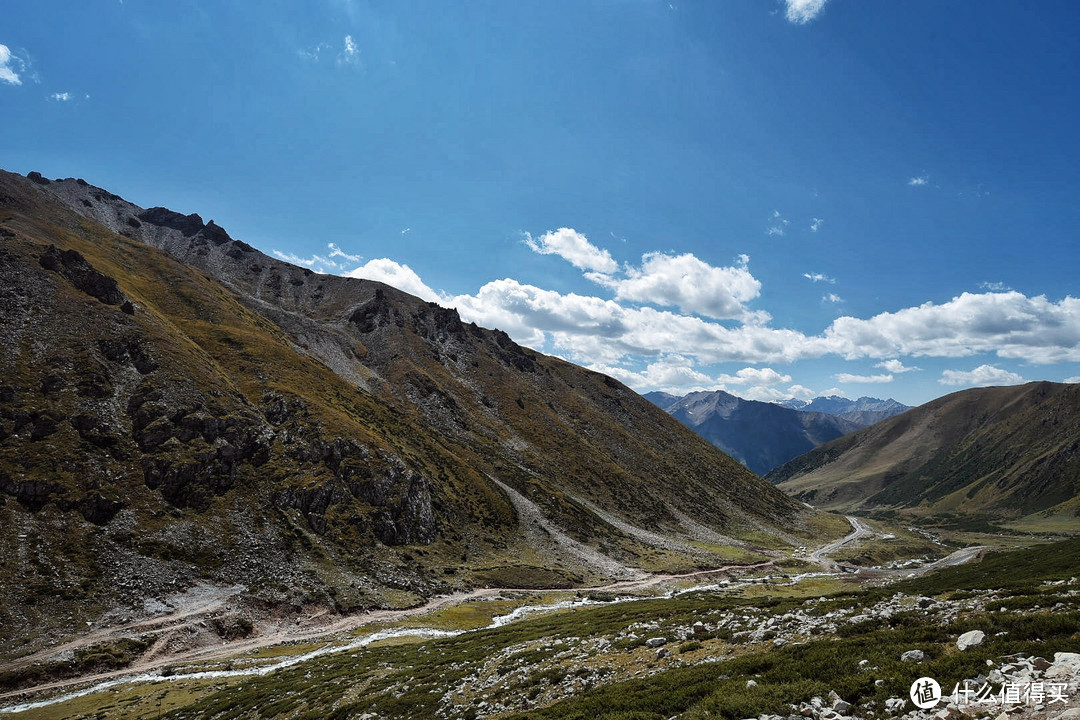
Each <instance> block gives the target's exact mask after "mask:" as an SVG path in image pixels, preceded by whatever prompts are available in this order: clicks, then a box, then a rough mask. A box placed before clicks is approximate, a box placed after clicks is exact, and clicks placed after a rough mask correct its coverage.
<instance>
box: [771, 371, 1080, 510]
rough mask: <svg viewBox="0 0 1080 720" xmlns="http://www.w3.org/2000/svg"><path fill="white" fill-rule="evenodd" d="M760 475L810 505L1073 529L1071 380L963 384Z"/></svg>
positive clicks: (1078, 411)
mask: <svg viewBox="0 0 1080 720" xmlns="http://www.w3.org/2000/svg"><path fill="white" fill-rule="evenodd" d="M767 479H768V480H770V481H771V482H774V483H776V484H777V486H778V487H780V488H781V489H782V490H784V491H785V492H788V493H790V494H792V495H794V496H795V497H797V498H799V499H802V500H805V501H807V502H811V503H813V504H815V505H816V506H818V507H823V508H829V509H835V510H853V509H868V508H893V509H907V510H908V511H909V512H913V513H919V514H941V513H954V514H961V515H982V516H987V517H992V518H996V519H1007V520H1018V519H1021V518H1026V523H1027V524H1029V525H1030V524H1032V523H1043V524H1046V523H1061V524H1063V526H1066V527H1067V526H1069V525H1071V527H1072V529H1076V528H1077V527H1080V525H1078V522H1080V521H1078V518H1077V515H1078V514H1080V385H1065V384H1059V383H1049V382H1036V383H1029V384H1026V385H1019V386H1012V387H990V388H977V389H972V390H962V391H960V392H956V393H952V394H950V395H946V396H945V397H942V398H938V399H937V400H934V401H932V402H929V403H926V404H925V405H921V406H919V407H917V408H914V409H912V410H909V411H907V412H906V413H903V414H902V415H898V416H896V417H893V418H890V419H888V420H884V421H882V422H880V423H878V424H876V425H873V426H872V427H868V428H865V429H863V430H860V431H858V432H856V433H853V434H851V435H848V436H846V437H843V438H839V439H837V440H834V441H832V442H830V443H827V444H825V445H823V446H821V447H819V448H816V449H815V450H813V451H811V452H809V453H807V454H805V455H802V456H800V457H798V458H795V459H794V460H792V461H790V462H788V463H786V464H785V465H783V466H781V467H778V468H776V469H775V470H773V471H772V472H771V473H769V475H768V478H767Z"/></svg>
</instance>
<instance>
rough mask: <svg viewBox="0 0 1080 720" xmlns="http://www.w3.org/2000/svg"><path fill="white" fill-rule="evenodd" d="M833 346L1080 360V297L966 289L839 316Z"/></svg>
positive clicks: (855, 354)
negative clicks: (937, 300)
mask: <svg viewBox="0 0 1080 720" xmlns="http://www.w3.org/2000/svg"><path fill="white" fill-rule="evenodd" d="M824 337H825V339H826V340H827V344H828V345H829V347H830V350H831V352H833V353H836V354H838V355H841V356H843V357H846V358H848V359H854V358H859V357H876V358H888V357H890V356H891V357H896V356H898V355H909V356H914V357H920V356H933V357H967V356H971V355H978V354H980V353H993V354H996V355H997V356H998V357H1002V358H1015V359H1022V360H1025V361H1027V362H1029V363H1034V364H1051V363H1057V362H1078V361H1080V299H1078V298H1073V297H1066V298H1065V299H1063V300H1061V301H1060V302H1056V303H1055V302H1051V301H1050V300H1048V299H1047V298H1046V296H1044V295H1039V296H1036V297H1030V298H1029V297H1026V296H1024V295H1023V294H1021V293H1018V292H1015V291H1014V292H1007V293H983V294H971V293H963V294H962V295H960V296H958V297H955V298H953V299H952V300H950V301H949V302H946V303H942V304H940V305H936V304H934V303H930V302H928V303H924V304H922V305H919V306H918V307H911V308H905V309H903V310H898V311H897V312H892V313H889V312H886V313H881V314H879V315H875V316H873V317H871V318H869V319H866V320H861V319H857V318H853V317H846V316H845V317H840V318H837V319H836V320H834V321H833V323H832V325H830V326H829V327H828V328H827V329H826V330H825V334H824Z"/></svg>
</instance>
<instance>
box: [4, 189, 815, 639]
mask: <svg viewBox="0 0 1080 720" xmlns="http://www.w3.org/2000/svg"><path fill="white" fill-rule="evenodd" d="M0 241H2V245H0V251H2V253H3V260H4V262H3V263H0V274H2V275H3V278H2V280H3V282H2V283H0V293H2V295H3V298H2V299H3V300H4V303H5V306H7V307H10V308H11V312H10V313H8V314H7V316H6V317H5V318H0V339H2V340H3V345H4V350H3V353H4V355H3V357H4V361H3V362H4V367H5V369H6V372H5V380H4V384H3V387H0V517H2V518H3V520H4V522H2V523H0V542H3V543H4V544H5V546H6V547H10V548H13V552H12V553H10V554H7V555H6V556H5V559H4V560H2V561H0V579H3V582H2V583H0V587H2V589H0V627H2V628H3V629H4V634H5V636H6V637H27V638H30V637H38V636H39V635H38V634H39V633H44V634H46V635H47V634H48V633H55V632H62V631H63V628H64V627H70V625H69V623H70V622H72V620H75V621H79V622H81V621H82V620H86V621H94V620H96V619H97V618H98V616H99V615H100V614H101V613H103V612H107V611H109V609H110V608H116V607H122V606H123V605H124V604H125V603H129V602H135V601H137V600H138V599H139V598H146V597H154V596H159V597H160V596H164V595H165V594H168V592H170V591H175V590H176V589H177V588H181V589H182V588H184V587H190V586H192V584H193V583H198V582H204V581H213V582H216V583H221V584H225V585H228V586H233V585H237V584H238V585H243V586H246V587H247V588H248V590H247V591H246V594H245V596H246V597H248V598H249V601H257V602H260V603H268V604H269V605H271V606H280V607H292V608H301V607H304V606H308V605H320V606H329V607H331V608H334V609H336V610H337V611H348V610H349V609H351V608H358V607H374V606H399V605H403V604H406V605H407V604H412V603H415V602H417V601H418V599H419V598H423V597H428V596H431V595H432V594H436V593H439V592H446V591H449V590H453V589H455V588H464V587H474V586H477V585H484V584H491V585H500V584H502V585H506V584H513V585H517V586H528V584H529V583H532V584H536V585H540V586H565V585H570V584H581V583H583V582H587V581H589V580H591V579H597V580H598V579H602V578H609V577H611V572H612V571H613V570H612V568H613V567H615V568H618V567H622V568H636V569H637V570H635V571H640V570H641V569H644V570H650V569H684V568H688V567H699V566H700V567H707V566H710V565H712V564H719V563H720V562H722V561H723V559H724V555H723V554H721V555H716V554H715V553H714V551H713V550H710V549H707V547H713V546H712V545H710V543H714V539H715V536H717V535H723V536H726V537H728V538H729V539H731V542H732V547H729V550H730V549H734V546H738V547H747V546H748V545H749V544H750V543H749V542H748V540H747V538H752V539H753V542H760V541H761V540H762V539H765V538H769V539H770V541H771V542H776V543H781V544H782V543H784V542H785V541H784V540H783V539H782V538H788V537H790V533H792V532H795V533H798V532H803V533H810V532H813V529H812V527H811V525H810V524H808V523H811V522H812V520H813V517H814V515H813V513H811V512H809V511H807V510H806V509H805V508H804V507H803V506H802V505H801V504H800V503H797V502H795V501H792V500H791V499H789V498H787V497H786V496H784V495H783V494H782V493H779V492H778V491H776V490H775V489H774V488H772V487H771V486H768V485H767V484H765V483H763V482H762V481H761V480H760V479H759V478H756V477H755V476H754V475H753V474H752V473H749V472H748V471H746V470H745V469H744V468H742V467H741V466H740V465H738V463H736V462H734V461H733V460H731V459H730V458H728V457H727V456H725V455H723V454H722V453H720V452H719V451H717V450H716V449H715V448H713V447H712V446H710V445H709V444H708V443H706V442H705V441H704V440H701V439H700V438H698V437H697V436H696V435H694V434H693V433H691V432H690V431H689V430H687V429H685V428H684V427H682V426H681V425H680V424H678V423H677V422H674V421H673V420H672V419H671V418H669V417H668V416H667V415H666V414H665V413H663V412H662V411H661V410H659V409H658V408H656V407H654V406H653V405H652V404H651V403H648V402H647V401H646V400H644V399H642V398H641V397H640V396H638V395H637V394H636V393H634V392H633V391H631V390H630V389H629V388H627V387H625V386H624V385H622V384H621V383H619V382H617V381H616V380H614V379H612V378H609V377H605V376H602V375H599V374H598V373H595V372H592V371H589V370H586V369H584V368H580V367H577V366H574V365H571V364H570V363H567V362H565V361H562V360H559V359H557V358H552V357H548V356H544V355H541V354H540V353H537V352H535V351H532V350H529V349H527V348H522V347H520V346H518V345H517V344H516V343H514V342H513V341H512V340H511V339H510V338H509V336H507V335H506V334H505V333H504V332H501V331H498V330H486V329H483V328H479V327H477V326H476V325H473V324H468V323H464V322H462V321H461V319H460V317H459V316H458V314H457V312H456V311H454V310H451V309H446V308H441V307H439V306H437V305H434V304H432V303H427V302H424V301H423V300H420V299H419V298H415V297H413V296H410V295H407V294H406V293H403V292H401V291H399V290H396V289H394V288H392V287H390V286H387V285H383V284H381V283H376V282H372V281H364V280H356V279H351V278H341V277H336V276H327V275H320V274H317V273H313V272H312V271H310V270H306V269H303V268H298V267H295V266H292V265H289V264H287V263H284V262H281V261H278V260H275V259H273V258H270V257H268V256H266V255H264V254H263V253H261V252H259V251H258V250H256V249H255V248H253V247H252V246H250V245H247V244H246V243H243V242H242V241H238V240H234V239H232V238H231V237H230V236H229V235H228V233H227V232H226V231H225V230H224V229H222V228H221V227H220V226H218V225H216V223H214V222H213V221H211V222H208V223H206V222H203V221H202V219H201V217H199V216H198V215H194V214H191V215H183V214H181V213H175V212H173V211H170V210H166V209H164V208H150V209H148V210H147V209H142V208H139V207H138V206H135V205H133V204H131V203H128V202H126V201H124V200H123V199H122V198H120V197H119V196H116V195H113V194H112V193H109V192H107V191H104V190H102V189H100V188H96V187H94V186H92V185H89V184H88V183H85V182H84V181H81V180H75V179H68V180H62V181H46V180H45V178H43V177H40V176H37V177H31V178H29V179H27V178H22V177H21V176H16V175H12V174H9V173H0ZM499 483H503V484H505V486H506V487H509V488H511V489H512V490H513V492H514V493H518V494H519V495H520V496H521V497H522V498H525V499H526V500H527V501H528V502H530V503H532V504H533V506H535V508H536V512H537V513H539V515H540V516H541V517H542V519H543V520H544V521H545V522H547V523H549V526H550V528H554V532H555V533H556V534H557V535H558V536H559V537H561V538H566V542H561V541H560V542H556V543H554V544H553V545H551V546H550V547H542V548H541V547H538V546H537V545H536V543H535V542H533V541H532V540H531V539H530V538H532V539H535V538H534V535H535V533H533V531H531V530H528V527H527V523H526V522H525V519H523V518H522V516H521V512H520V510H519V509H518V506H517V505H515V502H514V496H512V495H510V494H508V492H507V491H505V490H504V489H503V488H501V487H500V485H499ZM589 504H594V505H596V506H598V507H603V508H604V510H605V512H606V513H610V514H611V516H612V517H613V518H616V519H617V520H618V522H620V523H626V524H627V527H634V528H643V529H645V530H647V531H649V532H654V533H661V534H664V535H668V536H671V537H674V538H676V539H679V540H680V541H681V542H683V543H684V544H688V545H690V546H693V547H701V548H702V549H701V550H700V551H695V552H693V553H687V552H683V551H681V550H679V551H676V550H672V549H670V548H666V547H662V546H660V545H658V544H656V543H651V542H649V541H648V537H649V536H648V535H647V534H638V535H632V534H628V533H627V532H625V531H623V530H621V529H619V528H618V527H616V526H614V525H611V524H610V523H608V522H606V521H605V520H604V519H602V518H601V517H599V516H598V515H596V514H595V513H593V512H592V511H590V510H589V507H588V506H589ZM548 532H550V531H548ZM530 533H533V534H530ZM703 533H704V534H703ZM643 538H644V539H643ZM573 543H579V544H581V545H582V546H583V547H587V548H590V550H589V552H586V553H583V554H582V553H577V554H575V553H573V552H570V551H568V550H567V548H569V547H573ZM590 552H591V553H596V554H597V555H598V556H602V557H605V558H608V559H610V560H611V562H612V564H611V565H610V566H608V565H605V564H604V562H600V561H599V560H598V561H597V562H593V560H590V558H595V557H596V556H593V555H590V554H589V553H590ZM739 552H742V550H739ZM31 556H33V557H38V558H40V559H41V563H39V564H34V563H30V564H27V560H26V558H28V557H31ZM54 571H55V572H54ZM616 572H622V571H621V570H616ZM56 573H58V575H56ZM69 618H71V619H72V620H69ZM40 636H41V637H44V636H45V635H40Z"/></svg>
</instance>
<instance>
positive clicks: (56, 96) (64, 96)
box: [49, 92, 71, 102]
mask: <svg viewBox="0 0 1080 720" xmlns="http://www.w3.org/2000/svg"><path fill="white" fill-rule="evenodd" d="M49 99H50V100H55V101H57V102H67V101H68V100H70V99H71V93H66V92H62V93H60V92H58V93H53V94H52V95H50V96H49Z"/></svg>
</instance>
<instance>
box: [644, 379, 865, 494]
mask: <svg viewBox="0 0 1080 720" xmlns="http://www.w3.org/2000/svg"><path fill="white" fill-rule="evenodd" d="M645 397H646V398H647V399H649V400H651V401H652V402H654V403H655V404H656V405H658V406H659V407H660V408H662V409H663V410H664V411H666V412H667V413H669V414H671V415H672V416H673V417H674V418H676V419H677V420H679V421H680V422H682V423H683V424H684V425H686V426H687V427H689V428H690V429H691V430H693V431H694V432H696V433H697V434H698V435H700V436H701V437H703V438H705V439H706V440H708V441H709V442H711V443H712V444H713V445H715V446H716V447H718V448H720V449H721V450H723V451H724V452H726V453H727V454H729V455H731V456H732V457H733V458H735V459H736V460H738V461H739V462H741V463H743V464H744V465H746V466H747V467H748V468H750V469H751V470H753V471H754V472H755V473H758V474H759V475H764V474H765V473H767V472H769V470H771V469H772V468H774V467H776V466H777V465H780V464H782V463H785V462H787V461H788V460H790V459H791V458H793V457H797V456H798V455H801V454H803V453H805V452H808V451H809V450H811V449H813V448H814V447H816V446H818V445H820V444H821V443H824V442H828V441H829V440H833V439H835V438H838V437H840V436H841V435H846V434H847V433H849V432H853V431H855V430H858V429H859V428H861V427H864V425H861V424H859V423H858V422H857V421H855V420H851V419H848V418H845V417H840V416H836V415H828V414H826V413H818V412H802V411H798V410H791V409H788V408H784V407H781V406H779V405H777V404H775V403H767V402H758V401H756V400H743V399H742V398H739V397H736V396H734V395H731V394H729V393H726V392H724V391H722V390H715V391H713V392H695V393H690V394H689V395H686V396H684V397H681V398H677V397H675V396H673V395H668V394H667V393H648V394H647V395H645Z"/></svg>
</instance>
